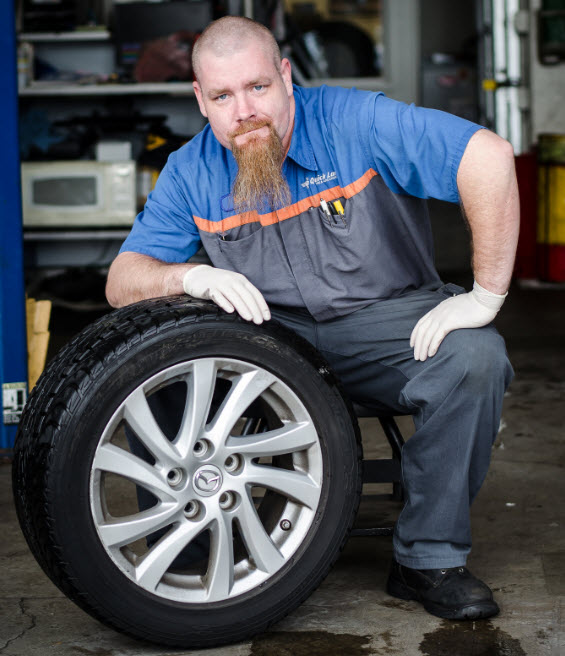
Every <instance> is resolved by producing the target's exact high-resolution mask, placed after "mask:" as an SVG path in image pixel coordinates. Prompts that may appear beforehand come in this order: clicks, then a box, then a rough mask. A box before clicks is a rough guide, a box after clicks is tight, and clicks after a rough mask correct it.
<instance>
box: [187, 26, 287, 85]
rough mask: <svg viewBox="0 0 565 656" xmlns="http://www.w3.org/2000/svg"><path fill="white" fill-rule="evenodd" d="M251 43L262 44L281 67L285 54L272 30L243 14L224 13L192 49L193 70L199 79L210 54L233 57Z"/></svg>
mask: <svg viewBox="0 0 565 656" xmlns="http://www.w3.org/2000/svg"><path fill="white" fill-rule="evenodd" d="M249 43H257V44H260V45H261V47H262V49H263V50H264V51H265V53H266V54H267V56H268V57H270V58H272V60H273V61H274V64H275V67H276V69H277V70H280V66H281V53H280V50H279V46H278V44H277V42H276V40H275V37H274V36H273V35H272V33H271V32H270V31H269V30H268V29H267V28H266V27H265V26H263V25H261V23H257V22H255V21H253V20H251V19H250V18H244V17H242V16H224V17H223V18H220V19H218V20H216V21H213V22H212V23H210V24H209V25H208V27H207V28H206V29H205V30H204V32H202V35H201V36H200V38H199V39H197V41H196V43H195V44H194V48H193V50H192V70H193V72H194V75H195V77H196V79H197V80H198V79H199V78H200V75H201V72H202V58H203V56H205V54H206V53H211V54H212V55H214V56H216V57H229V56H230V55H231V54H233V53H235V52H239V51H241V50H244V49H245V48H246V47H247V46H248V45H249Z"/></svg>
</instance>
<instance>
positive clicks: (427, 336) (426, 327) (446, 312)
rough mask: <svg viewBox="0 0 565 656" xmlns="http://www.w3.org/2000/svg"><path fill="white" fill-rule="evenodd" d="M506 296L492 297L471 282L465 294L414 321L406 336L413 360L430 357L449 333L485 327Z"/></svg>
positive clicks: (492, 295) (451, 299)
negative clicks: (412, 352)
mask: <svg viewBox="0 0 565 656" xmlns="http://www.w3.org/2000/svg"><path fill="white" fill-rule="evenodd" d="M507 294H508V292H507V293H506V294H493V293H492V292H489V291H488V290H487V289H485V288H484V287H481V286H480V285H479V284H478V283H477V282H476V281H475V284H474V285H473V289H472V291H470V292H469V293H467V294H459V295H458V296H453V297H452V298H447V299H446V300H445V301H442V302H441V303H440V304H439V305H437V306H436V307H435V308H434V309H433V310H430V311H429V312H428V313H427V314H425V315H424V316H423V317H422V318H421V319H420V320H419V321H418V323H417V324H416V326H415V327H414V330H413V331H412V334H411V335H410V346H411V347H413V348H414V359H416V360H421V361H424V360H426V359H427V358H431V357H432V356H434V355H435V354H436V353H437V350H438V348H439V345H440V344H441V342H442V341H443V338H444V337H445V336H446V335H447V334H448V333H450V332H451V331H452V330H458V329H459V328H481V327H482V326H486V325H487V324H488V323H490V322H491V321H492V320H493V319H494V318H495V316H496V315H497V313H498V311H499V310H500V308H501V307H502V304H503V303H504V299H505V298H506V296H507Z"/></svg>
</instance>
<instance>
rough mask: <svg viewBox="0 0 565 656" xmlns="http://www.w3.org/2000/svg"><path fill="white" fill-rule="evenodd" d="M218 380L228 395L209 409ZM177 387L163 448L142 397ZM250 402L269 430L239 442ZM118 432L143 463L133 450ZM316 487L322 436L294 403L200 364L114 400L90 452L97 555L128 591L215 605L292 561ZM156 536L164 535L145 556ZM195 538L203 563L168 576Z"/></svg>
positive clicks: (170, 371) (314, 504) (250, 370)
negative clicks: (181, 395)
mask: <svg viewBox="0 0 565 656" xmlns="http://www.w3.org/2000/svg"><path fill="white" fill-rule="evenodd" d="M218 381H221V384H222V385H224V386H225V387H226V388H227V391H226V393H225V395H224V396H223V398H222V399H221V403H220V405H219V407H215V406H213V400H214V399H215V398H216V397H215V390H217V388H218V384H219V382H218ZM176 383H182V384H184V385H186V397H185V403H184V411H183V413H182V420H181V421H180V426H179V429H178V431H177V433H176V436H175V437H174V438H173V439H172V440H169V439H167V437H165V434H164V432H163V430H162V428H161V427H160V426H159V424H158V423H157V421H156V420H155V417H154V415H153V413H152V411H151V409H150V405H149V402H148V399H149V398H150V396H151V395H152V394H153V393H155V392H156V391H158V390H161V389H163V388H164V387H166V386H168V385H171V384H176ZM216 393H217V392H216ZM257 404H260V406H261V407H263V408H265V409H266V414H267V416H268V421H267V422H266V425H264V426H263V428H262V432H255V433H250V434H246V432H245V428H244V426H245V425H246V424H245V421H244V418H245V417H247V415H246V412H247V411H248V409H249V408H250V406H251V407H255V406H257ZM211 408H212V409H211ZM249 421H250V420H249V418H248V419H247V422H249ZM124 424H126V425H127V426H128V427H129V430H130V431H132V432H133V434H134V435H135V436H136V439H137V440H139V442H140V443H141V444H142V445H143V447H144V448H145V449H146V450H147V452H149V454H150V456H151V457H150V458H146V459H142V458H141V457H139V456H138V455H134V454H133V453H132V452H131V449H130V448H129V447H128V445H127V442H126V441H125V440H124V438H123V430H122V429H123V426H124ZM322 481H323V459H322V451H321V447H320V442H319V437H318V434H317V431H316V429H315V426H314V422H313V420H312V418H311V416H310V414H309V413H308V411H307V410H306V408H305V406H304V404H303V403H302V401H301V400H300V398H299V397H298V396H297V394H296V393H295V392H294V391H293V390H292V389H291V388H290V387H289V386H288V385H286V384H285V383H284V382H283V381H282V380H281V379H280V378H279V377H278V376H276V375H275V374H273V373H271V372H269V371H267V370H266V369H263V368H261V367H259V366H257V365H255V364H251V363H248V362H245V361H242V360H237V359H234V358H200V359H194V360H190V361H186V362H182V363H179V364H176V365H173V366H171V367H168V368H166V369H164V370H163V371H161V372H159V373H157V374H156V375H154V376H152V377H151V378H149V379H148V380H146V381H145V382H143V383H142V384H140V385H139V386H138V387H137V388H136V389H135V390H133V392H131V393H130V394H129V395H128V396H127V398H126V399H125V400H124V401H123V402H122V403H120V405H119V407H118V408H117V409H116V411H115V412H114V413H113V416H112V418H111V419H110V421H109V422H108V425H107V426H106V428H105V430H104V432H103V434H102V436H101V438H100V440H99V443H98V445H97V448H96V451H95V455H94V459H93V464H92V470H91V476H90V506H91V512H92V517H93V520H94V524H95V527H96V530H97V533H98V537H99V539H100V542H101V544H102V546H103V547H104V549H105V550H106V552H107V554H108V555H109V557H110V558H111V559H112V561H113V562H114V563H115V564H116V566H117V567H118V568H119V569H120V570H121V571H122V572H123V573H124V574H125V575H126V576H128V577H129V578H130V579H131V580H132V581H134V582H135V583H136V584H137V585H139V586H140V587H141V588H143V589H144V590H146V591H148V592H150V593H152V594H155V595H157V596H161V597H165V598H168V599H172V600H177V601H182V602H187V603H212V602H219V601H223V600H226V599H231V598H233V597H235V596H237V595H239V594H242V593H244V592H247V591H249V590H251V589H253V588H256V587H257V586H259V585H262V584H264V583H265V582H266V581H267V580H268V579H270V578H271V577H272V576H274V575H275V574H276V573H277V572H278V571H280V570H281V568H283V567H284V565H285V564H286V563H288V562H289V560H290V559H291V558H292V556H293V555H294V554H295V553H296V551H297V549H298V548H299V547H300V546H301V545H302V544H303V543H304V541H305V540H306V538H307V536H308V533H309V531H310V529H311V527H312V524H313V522H314V519H315V516H316V512H317V509H318V506H319V503H320V497H321V490H322ZM136 486H137V487H141V488H143V489H144V490H146V491H148V492H149V493H151V495H153V497H154V499H155V503H154V505H153V506H151V507H150V508H147V509H145V510H143V511H139V509H138V508H137V497H136ZM126 490H127V492H126ZM114 497H117V498H114ZM126 497H127V503H125V501H126ZM124 504H125V505H124ZM156 531H161V533H163V535H161V537H160V538H159V539H158V540H157V541H156V543H155V544H153V545H152V546H151V547H147V544H146V541H145V540H146V538H147V536H149V535H152V534H155V532H156ZM204 533H206V534H207V535H208V537H209V550H208V555H207V557H204V558H201V559H200V561H199V562H198V563H196V564H195V565H194V566H192V565H189V566H186V567H183V568H181V569H180V570H179V568H178V567H176V568H175V567H174V566H173V565H174V563H176V562H177V561H176V558H177V557H178V556H179V555H180V554H181V553H182V552H183V549H184V548H185V547H186V546H187V545H188V544H194V542H193V541H194V540H195V538H196V537H197V536H199V535H200V536H201V535H203V534H204Z"/></svg>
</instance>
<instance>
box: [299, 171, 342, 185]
mask: <svg viewBox="0 0 565 656" xmlns="http://www.w3.org/2000/svg"><path fill="white" fill-rule="evenodd" d="M336 178H337V173H336V172H335V171H328V172H327V173H322V174H321V175H317V176H315V177H314V176H312V177H311V178H306V180H305V181H304V182H303V183H302V184H301V185H300V186H301V187H304V188H306V189H307V188H308V187H309V186H310V185H321V184H324V183H325V182H331V181H332V180H335V179H336Z"/></svg>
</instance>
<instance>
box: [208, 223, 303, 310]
mask: <svg viewBox="0 0 565 656" xmlns="http://www.w3.org/2000/svg"><path fill="white" fill-rule="evenodd" d="M254 228H255V229H254V230H253V232H251V233H249V232H247V234H245V235H244V233H243V231H240V233H239V235H240V237H239V238H237V234H234V235H232V234H231V233H232V232H234V231H232V230H230V231H229V233H228V234H226V235H225V237H226V238H225V239H223V238H222V236H221V235H219V234H210V233H206V232H201V235H200V236H201V238H202V244H203V245H204V248H205V250H206V252H207V253H208V256H209V257H210V260H211V261H212V263H213V264H214V266H216V267H218V268H220V269H229V270H230V271H237V272H238V273H242V274H243V275H244V276H245V277H246V278H247V279H248V280H249V281H250V282H251V283H253V284H254V285H255V287H257V289H259V290H260V291H261V293H262V294H263V296H264V297H265V299H266V300H267V302H268V303H269V302H271V303H277V304H280V305H294V306H296V307H300V306H302V305H304V302H303V300H302V297H301V295H300V292H299V291H298V287H297V285H296V280H295V278H294V275H293V273H292V270H291V268H290V263H289V261H288V258H287V256H286V251H285V247H284V243H283V241H282V238H281V235H280V230H279V226H278V225H277V224H274V225H269V226H264V227H261V225H260V224H257V227H255V225H254ZM234 237H235V238H234Z"/></svg>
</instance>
